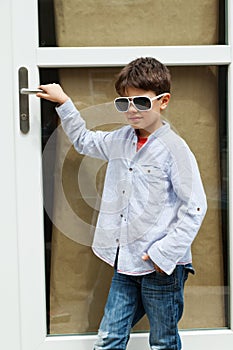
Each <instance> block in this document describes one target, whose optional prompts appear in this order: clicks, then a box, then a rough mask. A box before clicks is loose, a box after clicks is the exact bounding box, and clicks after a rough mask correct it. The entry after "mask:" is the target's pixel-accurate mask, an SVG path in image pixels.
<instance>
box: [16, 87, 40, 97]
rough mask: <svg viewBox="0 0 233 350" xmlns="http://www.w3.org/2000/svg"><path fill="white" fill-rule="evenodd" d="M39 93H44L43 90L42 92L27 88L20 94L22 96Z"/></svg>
mask: <svg viewBox="0 0 233 350" xmlns="http://www.w3.org/2000/svg"><path fill="white" fill-rule="evenodd" d="M38 92H43V90H41V89H27V88H22V89H21V90H20V93H21V94H22V95H30V94H37V93H38Z"/></svg>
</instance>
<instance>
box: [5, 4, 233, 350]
mask: <svg viewBox="0 0 233 350" xmlns="http://www.w3.org/2000/svg"><path fill="white" fill-rule="evenodd" d="M0 8H1V11H0V29H1V37H2V41H1V44H2V48H3V51H4V53H5V54H6V55H4V56H2V57H1V61H2V64H1V67H0V71H1V80H2V84H1V86H0V92H1V95H0V96H1V99H2V130H3V132H2V135H1V138H0V143H1V149H2V150H3V151H4V153H6V154H4V157H3V168H2V169H4V170H5V171H2V172H1V175H0V176H1V185H2V186H1V187H2V188H1V190H2V191H1V214H2V215H1V216H2V217H1V225H2V229H3V234H2V235H1V246H2V254H0V259H1V270H3V271H2V276H4V286H3V288H1V300H2V304H3V306H2V311H3V314H2V323H3V324H2V327H1V331H2V332H1V333H2V334H4V336H3V337H1V340H0V344H1V347H2V348H3V347H4V348H6V349H8V348H9V349H17V350H37V349H41V350H47V349H48V350H61V349H62V350H64V349H66V350H74V349H75V350H76V349H79V350H90V349H92V345H93V341H94V339H95V335H83V336H82V335H73V336H65V335H64V336H63V335H62V336H47V332H46V302H45V266H44V234H43V198H42V193H43V189H42V165H41V131H40V102H39V100H38V99H37V98H35V97H34V96H30V97H29V102H30V106H29V107H30V132H29V133H28V134H26V135H24V134H22V133H21V132H20V130H19V93H18V69H19V67H22V66H25V67H27V68H28V71H29V85H30V86H31V87H35V86H38V84H39V71H38V69H39V68H40V67H43V68H44V67H100V66H103V67H106V66H108V67H112V66H121V65H124V64H126V63H128V62H129V61H130V60H131V59H133V58H135V57H136V56H139V55H153V56H156V57H158V59H160V60H161V61H163V62H164V63H165V64H167V65H182V66H186V65H211V64H213V65H223V64H224V65H228V67H229V70H228V94H229V95H228V113H229V117H228V120H229V121H228V126H229V181H230V185H229V191H230V193H229V196H230V208H229V221H230V223H229V224H230V242H229V245H230V281H231V285H232V282H233V261H232V258H231V256H232V253H233V240H232V227H233V226H232V218H233V207H232V198H233V197H232V174H233V156H232V154H233V152H232V149H233V144H232V141H231V139H232V135H233V134H232V130H233V125H232V116H233V103H232V102H231V98H230V97H231V96H232V95H233V70H232V50H233V45H232V43H233V39H232V38H233V5H232V2H231V1H229V4H228V38H229V42H228V45H219V46H189V47H185V46H176V47H127V48H125V47H117V48H116V47H105V48H102V47H98V48H97V47H96V48H39V47H38V11H37V1H36V0H21V1H17V0H8V1H2V2H1V5H0ZM5 116H7V117H5ZM9 208H10V209H9ZM3 267H4V268H3ZM231 267H232V268H231ZM230 299H231V302H230V305H231V306H230V307H231V310H230V315H231V329H219V330H193V331H181V337H182V340H183V344H184V349H189V350H196V349H197V348H198V349H200V350H205V349H206V348H207V347H209V348H211V349H212V350H218V349H219V348H220V347H222V344H224V350H230V349H232V344H233V322H232V321H233V306H232V305H233V292H232V290H231V298H230ZM142 348H143V349H146V348H148V334H147V333H140V334H132V336H131V340H130V343H129V346H128V349H129V350H137V349H142Z"/></svg>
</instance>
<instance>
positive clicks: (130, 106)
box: [128, 101, 138, 112]
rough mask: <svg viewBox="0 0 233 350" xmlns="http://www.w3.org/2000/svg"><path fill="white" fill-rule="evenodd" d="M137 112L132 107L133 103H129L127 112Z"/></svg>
mask: <svg viewBox="0 0 233 350" xmlns="http://www.w3.org/2000/svg"><path fill="white" fill-rule="evenodd" d="M135 111H136V112H137V111H138V110H137V109H136V108H135V107H134V105H133V102H132V101H130V102H129V110H128V112H135Z"/></svg>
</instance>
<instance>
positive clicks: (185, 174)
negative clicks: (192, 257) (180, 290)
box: [148, 143, 207, 274]
mask: <svg viewBox="0 0 233 350" xmlns="http://www.w3.org/2000/svg"><path fill="white" fill-rule="evenodd" d="M169 168H170V174H169V175H170V179H171V185H172V189H171V190H172V191H174V192H175V195H176V198H177V201H176V208H177V211H176V216H175V219H174V220H173V221H172V222H171V223H170V224H169V226H168V228H167V230H166V234H165V236H164V237H163V238H162V239H161V240H159V241H156V242H155V243H153V244H152V245H151V247H150V248H149V250H148V254H149V256H150V258H151V259H152V261H153V262H154V263H155V264H156V265H158V266H159V267H160V268H161V269H162V270H163V271H164V272H166V273H167V274H171V273H172V272H173V270H174V269H175V267H176V264H177V263H178V262H181V261H182V258H183V257H184V256H185V254H186V252H187V251H188V249H190V247H191V244H192V242H193V240H194V238H195V237H196V235H197V233H198V231H199V229H200V226H201V224H202V221H203V219H204V216H205V214H206V210H207V201H206V195H205V192H204V188H203V185H202V180H201V176H200V173H199V169H198V165H197V162H196V159H195V157H194V155H193V153H192V152H191V151H190V149H189V148H188V146H187V145H186V144H185V143H183V144H181V145H179V147H176V148H174V149H173V152H172V161H171V164H170V166H169Z"/></svg>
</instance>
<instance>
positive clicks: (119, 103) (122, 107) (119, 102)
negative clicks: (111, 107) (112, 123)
mask: <svg viewBox="0 0 233 350" xmlns="http://www.w3.org/2000/svg"><path fill="white" fill-rule="evenodd" d="M115 107H116V109H117V110H118V112H126V111H127V110H128V108H129V101H128V99H127V98H125V97H119V98H117V99H115Z"/></svg>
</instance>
